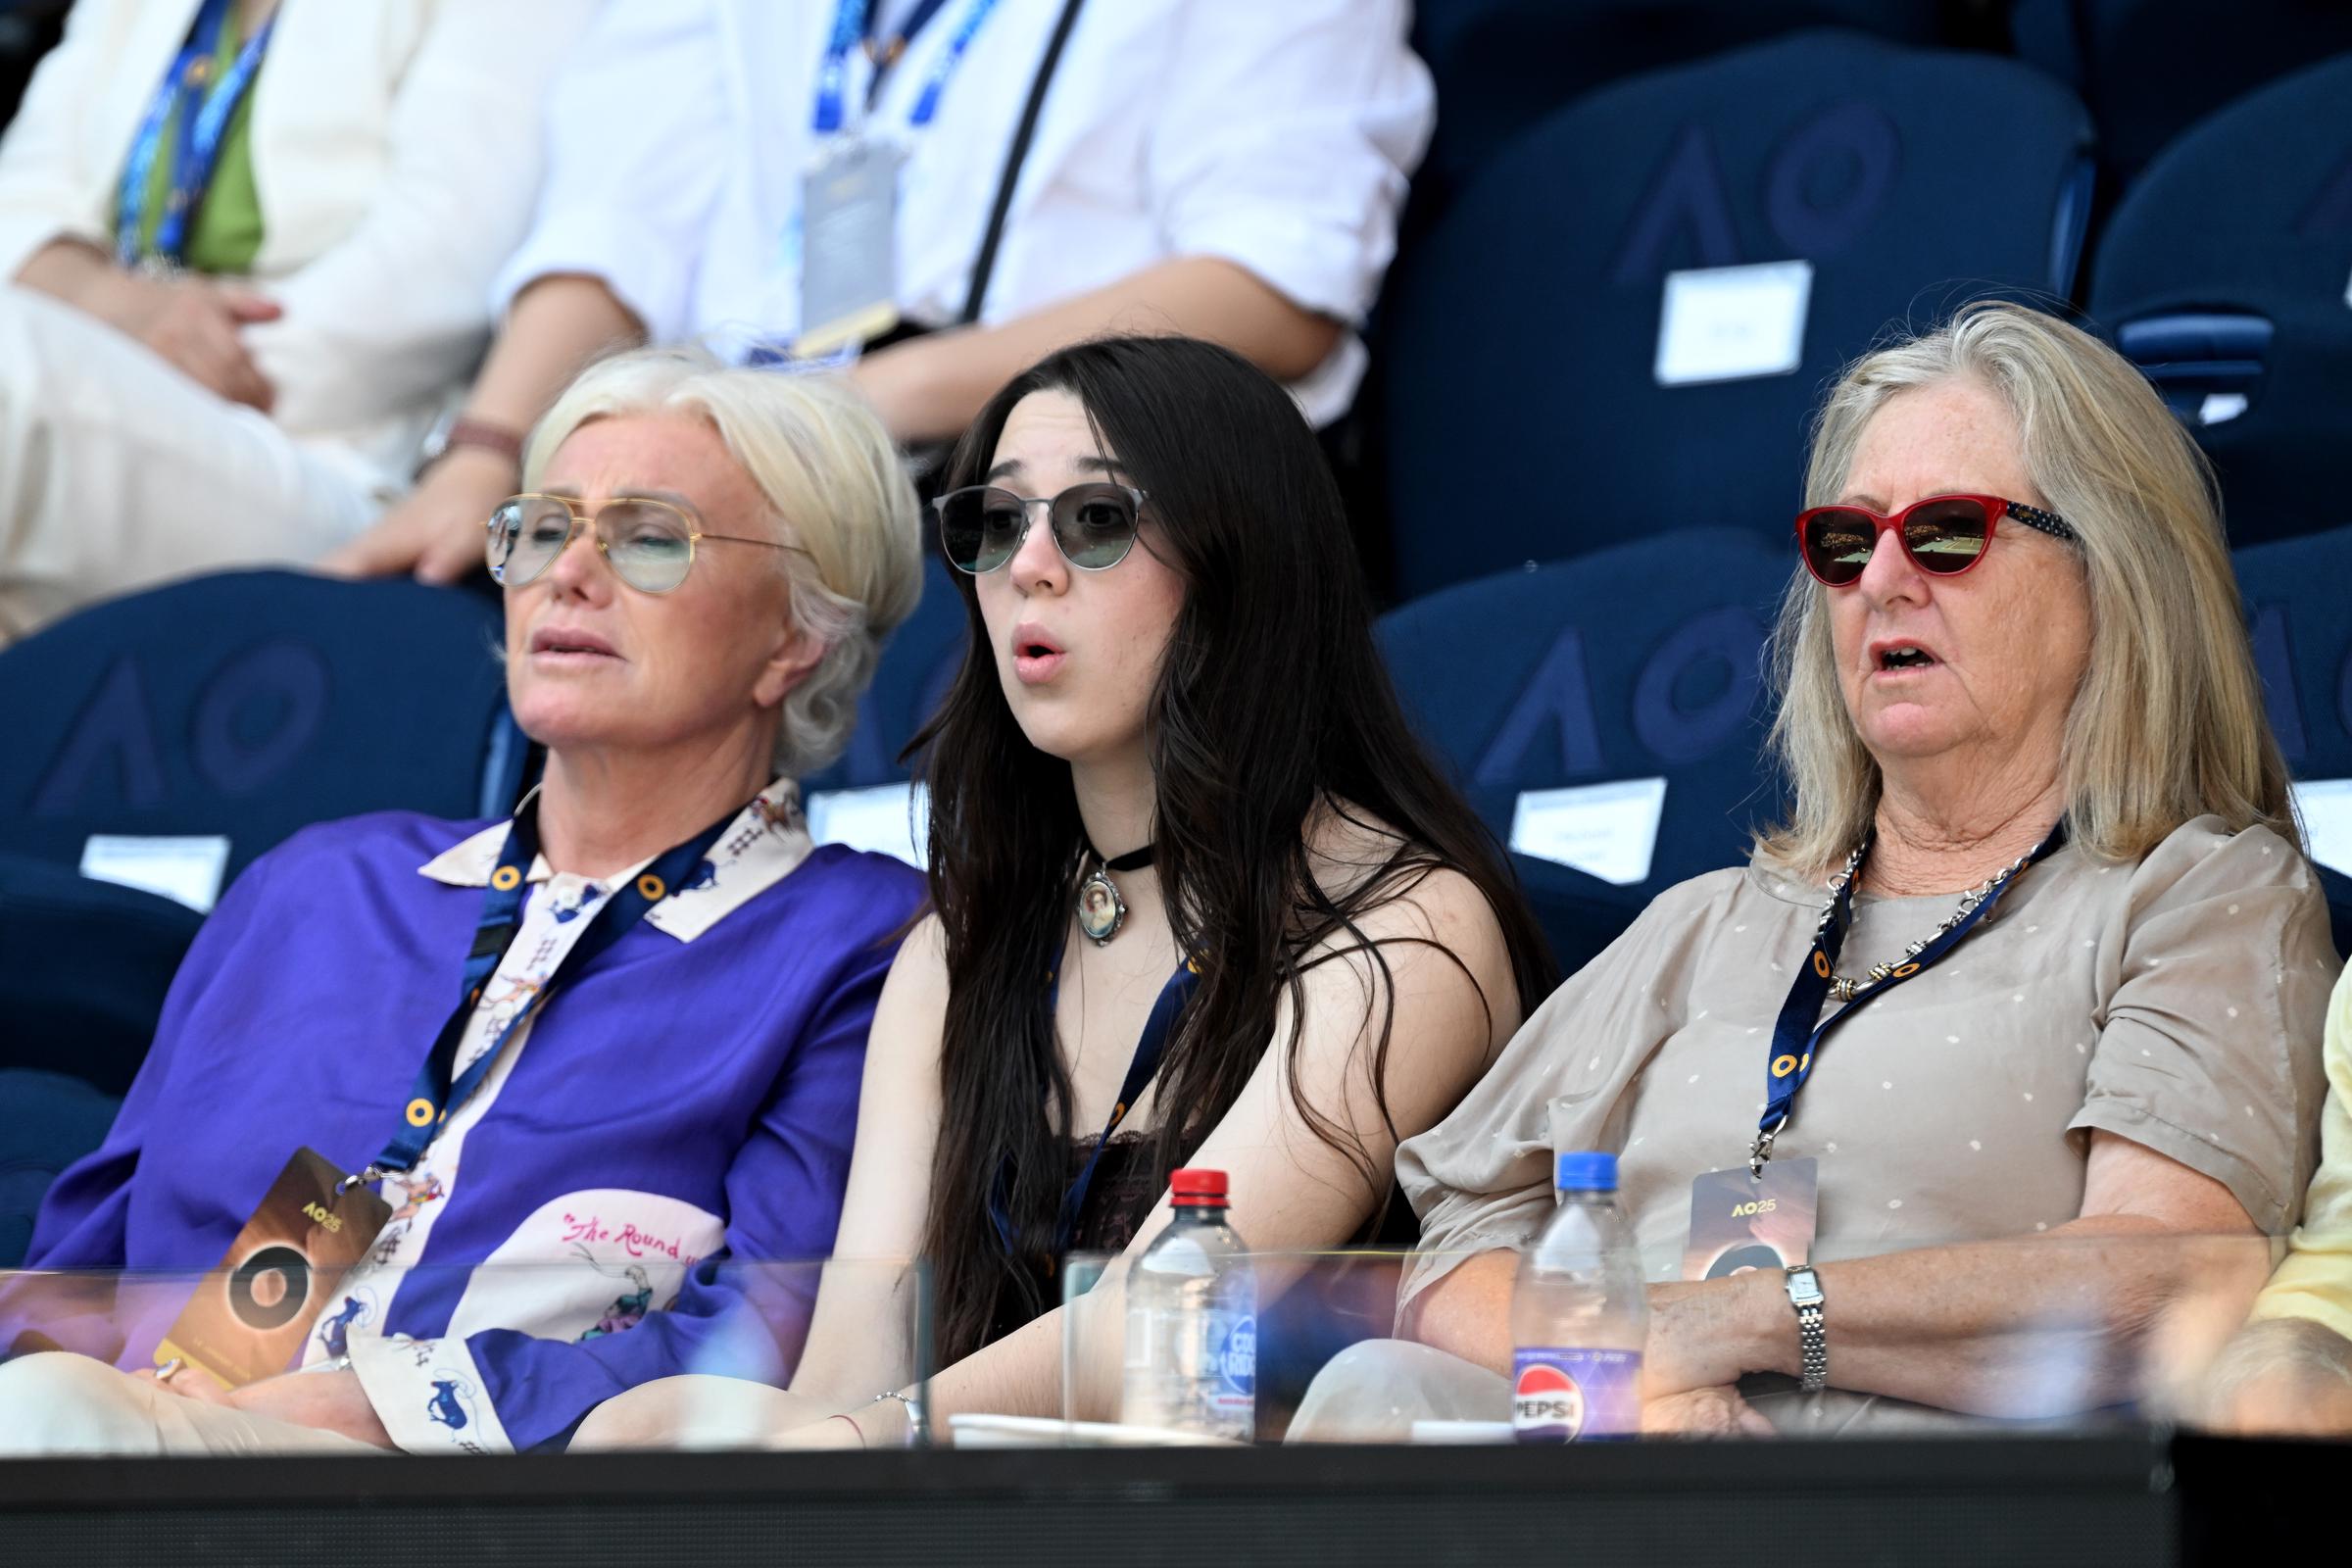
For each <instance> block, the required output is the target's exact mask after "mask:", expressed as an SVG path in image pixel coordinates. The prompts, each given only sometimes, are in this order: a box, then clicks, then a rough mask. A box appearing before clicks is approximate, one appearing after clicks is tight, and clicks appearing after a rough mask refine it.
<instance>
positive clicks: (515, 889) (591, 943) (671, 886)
mask: <svg viewBox="0 0 2352 1568" xmlns="http://www.w3.org/2000/svg"><path fill="white" fill-rule="evenodd" d="M740 814H741V813H740V812H736V811H730V812H729V813H727V815H725V816H723V817H721V818H720V819H719V820H717V821H715V822H713V823H711V825H710V826H709V827H707V828H705V829H704V830H703V831H702V832H700V833H697V834H696V835H695V836H694V837H693V838H691V839H688V840H687V841H686V842H685V843H683V844H681V845H679V846H677V847H676V848H675V849H672V850H669V851H667V852H666V853H664V854H663V855H662V858H659V859H657V860H655V861H654V862H653V864H651V865H649V866H647V867H646V868H645V869H644V870H643V871H641V872H639V873H638V875H637V876H636V878H635V879H634V880H633V881H631V882H629V883H627V884H626V885H625V886H622V887H619V888H616V889H614V890H613V896H612V897H611V898H609V899H607V900H606V901H605V903H604V906H603V907H601V908H599V909H598V910H597V911H596V913H595V915H594V916H593V917H592V918H591V919H590V920H589V922H588V929H587V930H585V931H583V932H581V933H580V935H579V939H578V940H577V941H575V942H574V943H573V944H572V946H571V950H570V951H569V952H568V953H566V954H564V961H563V962H561V963H559V964H558V965H557V966H556V972H555V973H554V974H552V975H550V976H548V978H547V980H546V983H545V984H543V985H541V986H540V987H539V989H538V990H537V991H535V992H533V993H532V994H531V995H530V996H529V997H528V998H527V999H526V1000H525V1001H524V1002H523V1005H521V1006H520V1007H519V1008H517V1009H516V1010H515V1016H514V1017H512V1018H510V1019H508V1020H507V1024H506V1027H505V1028H503V1029H501V1030H499V1032H498V1038H497V1039H496V1040H494V1041H493V1042H491V1045H490V1049H489V1050H487V1051H485V1052H483V1053H482V1054H480V1055H478V1056H476V1057H475V1058H474V1059H473V1061H472V1062H471V1063H470V1064H469V1065H467V1067H466V1070H465V1071H464V1072H463V1073H459V1074H457V1076H456V1077H455V1078H454V1079H453V1077H452V1074H453V1072H455V1071H456V1068H457V1062H458V1048H459V1047H460V1046H461V1045H463V1044H464V1043H465V1039H466V1026H467V1025H468V1024H470V1023H471V1022H472V1020H473V1014H474V1009H475V1008H476V1007H477V1006H478V1005H480V1003H481V1000H482V987H483V985H484V984H485V983H486V982H487V981H488V980H489V978H490V976H491V973H492V971H494V970H496V969H497V967H498V960H499V959H500V958H501V957H503V956H505V954H506V951H507V949H508V948H509V947H511V946H512V945H513V944H514V941H515V932H516V931H517V930H519V929H520V928H521V925H522V901H523V897H524V881H525V879H526V878H527V877H528V876H529V874H530V868H531V862H532V861H534V860H536V859H537V858H539V829H538V815H539V805H538V802H537V801H536V800H532V801H526V802H524V803H523V807H522V809H521V810H519V811H516V812H515V821H514V825H513V826H511V827H510V828H508V830H507V842H506V847H505V848H504V849H502V850H500V851H499V854H498V868H497V869H496V870H494V871H492V872H491V873H490V885H489V887H488V889H487V890H486V891H485V892H484V894H483V896H482V913H481V917H480V918H479V919H478V920H477V921H476V922H475V923H474V928H473V948H472V951H471V952H469V953H467V954H466V978H465V983H464V986H463V988H462V995H461V996H460V998H459V1001H458V1005H457V1008H456V1010H455V1011H453V1012H451V1013H450V1015H449V1021H448V1022H447V1023H445V1024H443V1025H442V1026H441V1033H440V1034H439V1035H438V1036H437V1037H435V1039H434V1041H433V1049H432V1053H431V1054H429V1055H427V1056H426V1057H425V1058H424V1065H423V1066H421V1067H419V1068H417V1083H416V1087H415V1088H414V1089H412V1090H411V1091H410V1100H409V1103H408V1106H407V1108H406V1109H405V1110H404V1111H403V1112H402V1114H401V1122H402V1125H401V1129H400V1131H399V1132H398V1133H396V1134H395V1135H394V1136H393V1139H392V1141H391V1142H390V1143H388V1144H386V1145H385V1146H384V1152H382V1153H380V1154H378V1155H376V1156H375V1159H374V1161H373V1163H372V1164H370V1166H369V1167H368V1170H367V1171H365V1172H363V1173H362V1174H361V1175H360V1176H359V1177H355V1178H353V1180H355V1181H373V1180H375V1179H376V1178H377V1177H378V1176H382V1175H386V1174H389V1173H393V1172H397V1171H405V1170H408V1169H410V1168H411V1167H412V1166H414V1165H415V1164H416V1163H417V1160H418V1159H420V1158H422V1157H423V1155H424V1152H425V1150H426V1148H428V1147H429V1146H430V1145H431V1143H432V1141H433V1138H434V1136H435V1135H436V1134H438V1133H439V1132H440V1131H441V1124H442V1123H443V1122H445V1121H447V1120H448V1119H449V1117H450V1115H451V1113H452V1112H454V1111H455V1110H457V1108H458V1107H459V1106H461V1105H463V1104H465V1103H466V1101H467V1100H469V1099H470V1098H472V1096H473V1092H474V1091H475V1090H477V1089H479V1088H480V1087H481V1086H482V1080H483V1079H485V1078H487V1077H489V1076H490V1070H491V1069H492V1068H493V1067H495V1066H496V1065H498V1058H499V1057H500V1056H501V1055H502V1054H505V1052H506V1049H507V1042H508V1041H510V1040H512V1039H514V1037H515V1030H517V1029H519V1028H521V1027H522V1025H523V1021H524V1020H525V1019H527V1018H530V1017H532V1016H534V1015H535V1014H536V1013H537V1012H538V1011H539V1009H540V1008H541V1007H543V1006H545V1005H547V1002H548V999H549V998H551V997H553V996H554V995H555V994H556V992H557V991H558V990H559V989H561V988H562V987H563V986H564V983H565V982H566V981H568V980H570V979H571V978H573V977H574V976H576V975H577V974H579V973H580V971H581V970H583V969H585V968H586V967H587V966H588V965H589V964H590V963H592V962H594V961H595V959H596V957H597V956H598V955H599V954H601V953H603V952H604V951H605V950H606V949H607V948H610V947H611V946H613V943H615V942H618V941H619V940H620V939H621V938H622V937H623V936H625V935H626V934H627V933H628V932H629V931H630V930H631V929H632V928H633V927H634V926H635V925H636V924H637V922H638V921H640V920H642V919H644V918H645V916H646V912H647V911H648V910H650V909H652V908H653V907H654V906H655V905H657V904H660V903H661V902H662V900H663V899H665V898H667V897H669V895H670V894H671V893H672V892H674V891H676V890H677V889H679V888H683V887H687V886H689V885H691V884H692V883H694V882H696V881H698V880H700V878H699V876H697V874H696V873H697V872H698V871H699V869H700V867H701V865H702V861H703V858H704V856H706V855H707V854H709V853H710V850H711V845H713V844H715V843H717V842H718V836H719V835H720V834H721V833H724V832H725V831H726V830H727V827H728V825H729V824H730V823H732V822H733V821H734V820H735V818H736V817H737V816H738V815H740Z"/></svg>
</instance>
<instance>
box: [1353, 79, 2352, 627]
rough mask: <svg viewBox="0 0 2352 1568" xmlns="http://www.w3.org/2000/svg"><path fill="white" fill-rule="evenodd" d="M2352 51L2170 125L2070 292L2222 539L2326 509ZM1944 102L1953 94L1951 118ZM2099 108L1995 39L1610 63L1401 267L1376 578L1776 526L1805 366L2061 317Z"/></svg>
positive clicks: (1383, 401)
mask: <svg viewBox="0 0 2352 1568" xmlns="http://www.w3.org/2000/svg"><path fill="white" fill-rule="evenodd" d="M2346 105H2352V54H2345V55H2341V56H2338V57H2336V58H2335V59H2333V60H2330V61H2327V62H2325V63H2322V64H2320V65H2317V66H2314V67H2312V68H2310V69H2308V70H2306V71H2303V72H2300V73H2296V74H2294V75H2291V76H2289V77H2287V78H2285V79H2284V80H2281V81H2278V82H2277V83H2274V84H2273V85H2271V86H2269V87H2266V88H2264V89H2262V90H2261V91H2259V92H2257V93H2255V94H2254V95H2253V96H2251V97H2249V98H2247V99H2245V100H2243V101H2241V102H2239V103H2236V104H2233V105H2231V106H2229V108H2227V109H2225V110H2224V111H2222V112H2221V113H2220V114H2218V115H2216V116H2214V117H2213V118H2212V119H2211V120H2210V121H2208V122H2207V123H2204V124H2202V125H2200V126H2198V127H2197V128H2196V129H2194V130H2192V131H2190V132H2189V133H2188V134H2186V135H2184V136H2183V137H2181V138H2180V139H2179V140H2178V141H2176V142H2175V143H2173V145H2172V146H2171V148H2170V149H2169V150H2168V151H2167V152H2166V153H2164V154H2163V156H2161V157H2160V158H2158V159H2157V161H2156V162H2155V163H2154V164H2153V165H2152V166H2151V167H2150V168H2149V169H2148V170H2147V171H2146V172H2145V173H2144V175H2143V176H2142V177H2141V178H2140V179H2139V180H2138V181H2137V182H2136V183H2135V184H2134V186H2133V187H2132V189H2131V192H2130V194H2129V195H2128V196H2127V197H2126V198H2125V200H2124V202H2123V204H2122V205H2121V207H2120V208H2119V209H2118V210H2117V212H2116V213H2115V215H2114V218H2113V220H2112V221H2111V222H2109V224H2108V225H2107V227H2106V230H2105V232H2104V235H2103V236H2102V238H2101V240H2100V243H2099V245H2098V248H2097V253H2096V256H2095V258H2093V260H2092V262H2091V265H2090V267H2089V269H2088V274H2089V284H2088V287H2087V289H2086V290H2085V291H2084V293H2083V300H2084V304H2085V306H2086V309H2087V313H2088V317H2089V319H2090V323H2091V324H2093V325H2094V326H2103V327H2104V328H2106V329H2108V330H2110V331H2111V332H2112V334H2113V337H2114V340H2115V341H2116V342H2117V344H2118V346H2119V347H2120V348H2122V349H2123V350H2124V351H2125V352H2126V353H2127V354H2128V355H2131V357H2133V358H2134V359H2135V360H2137V361H2138V362H2139V363H2140V364H2141V365H2142V366H2143V368H2146V369H2147V370H2148V372H2149V374H2150V375H2151V376H2153V377H2154V378H2155V379H2156V381H2157V383H2158V384H2159V386H2160V387H2162V388H2163V389H2164V390H2165V392H2166V394H2167V395H2168V397H2169V398H2170V399H2171V400H2172V402H2173V403H2174V405H2175V407H2176V408H2177V409H2179V410H2180V412H2181V413H2182V415H2183V417H2186V418H2187V419H2189V420H2190V422H2191V423H2192V425H2193V426H2194V427H2195V429H2196V431H2197V433H2198V435H2199V437H2200V438H2201V440H2202V441H2203V442H2204V444H2205V446H2206V449H2207V451H2208V453H2209V454H2210V455H2211V456H2212V458H2213V459H2214V461H2215V464H2216V466H2217V467H2218V469H2219V472H2220V476H2221V480H2222V485H2223V494H2224V501H2225V506H2226V511H2227V515H2228V516H2229V529H2230V534H2231V537H2232V539H2233V540H2234V541H2235V542H2237V543H2240V544H2250V543H2257V542H2260V541H2262V540H2266V539H2272V538H2280V537H2286V536H2289V535H2293V534H2297V533H2302V532H2308V531H2311V530H2314V529H2318V528H2325V527H2329V526H2332V525H2334V524H2335V523H2336V522H2337V521H2339V520H2340V519H2339V518H2337V517H2334V516H2331V515H2328V503H2327V500H2326V493H2327V486H2326V483H2325V478H2326V476H2325V474H2324V473H2323V472H2322V468H2321V466H2322V465H2323V464H2324V463H2326V462H2327V452H2328V451H2329V450H2330V449H2331V446H2332V443H2331V442H2330V441H2329V440H2328V439H2327V432H2328V431H2330V430H2335V431H2340V430H2342V429H2344V428H2346V427H2347V422H2348V421H2352V298H2348V297H2347V285H2348V284H2352V112H2347V110H2346V107H2345V106H2346ZM1955 106H1966V107H1965V111H1964V112H1958V113H1956V112H1955ZM2093 145H2094V142H2093V137H2092V131H2091V121H2090V118H2089V117H2088V116H2087V115H2086V114H2085V113H2084V111H2083V109H2082V105H2081V104H2080V103H2079V102H2077V101H2076V100H2075V99H2074V97H2073V96H2072V95H2071V94H2070V93H2068V92H2067V91H2066V90H2065V89H2064V88H2063V87H2061V86H2060V85H2058V84H2057V83H2056V82H2055V81H2054V80H2053V79H2052V78H2050V77H2049V76H2047V75H2045V74H2043V73H2040V72H2037V71H2034V70H2033V69H2031V68H2028V67H2025V66H2022V65H2019V64H2017V63H2015V62H2012V61H2007V60H2002V59H1998V58H1993V57H1989V56H1983V55H1971V54H1964V53H1958V52H1952V51H1919V50H1911V49H1906V48H1902V47H1900V46H1897V45H1892V44H1888V43H1885V42H1883V41H1880V40H1878V39H1874V38H1869V37H1865V36H1863V35H1861V34H1858V33H1853V32H1812V33H1804V34H1799V35H1796V36H1792V37H1789V38H1784V39H1780V40H1777V41H1775V42H1772V43H1768V44H1764V45H1760V46H1758V47H1755V48H1750V49H1744V50H1740V51H1738V52H1735V53H1732V54H1728V55H1721V56H1717V57H1714V58H1712V59H1709V60H1706V61H1703V62H1701V63H1699V64H1696V65H1691V66H1685V67H1679V68H1676V69H1673V70H1669V71H1663V72H1659V73H1654V74H1651V75H1646V76H1642V77H1637V78H1634V79H1631V80H1626V81H1622V82H1619V83H1617V84H1616V85H1614V86H1611V87H1608V88H1605V89H1603V90H1601V91H1599V92H1596V93H1593V94H1592V95H1590V96H1588V97H1586V98H1583V99H1581V100H1579V101H1578V102H1576V103H1575V104H1573V105H1571V106H1570V107H1568V108H1566V109H1564V110H1561V111H1559V112H1557V113H1555V114H1553V115H1551V116H1550V117H1548V118H1546V119H1544V120H1543V121H1541V122H1539V123H1537V124H1536V125H1535V126H1534V127H1533V128H1531V129H1529V130H1528V131H1527V132H1525V133H1524V134H1523V135H1522V136H1520V137H1519V138H1518V139H1517V140H1516V141H1514V142H1513V143H1512V144H1511V145H1510V146H1509V147H1508V148H1507V149H1505V150H1503V151H1502V152H1500V153H1498V154H1496V155H1495V157H1494V158H1493V159H1492V160H1491V161H1490V162H1489V163H1488V164H1487V165H1486V167H1485V168H1484V169H1483V170H1482V171H1481V172H1479V174H1478V175H1477V177H1476V178H1475V179H1474V180H1472V181H1471V182H1470V184H1469V186H1468V188H1467V189H1465V190H1464V191H1463V192H1462V194H1461V195H1460V197H1459V199H1458V200H1456V201H1455V202H1454V203H1453V204H1452V205H1451V207H1450V209H1449V210H1448V211H1447V212H1446V216H1445V218H1444V219H1443V220H1442V221H1440V222H1439V223H1438V224H1437V225H1436V226H1435V227H1434V228H1433V229H1432V230H1431V231H1430V232H1429V233H1428V234H1427V235H1426V236H1424V237H1423V238H1422V239H1421V241H1420V242H1419V243H1418V244H1417V245H1416V246H1415V247H1414V248H1413V249H1412V250H1411V251H1410V252H1409V253H1408V254H1406V255H1404V256H1403V257H1401V258H1400V259H1399V261H1398V263H1397V267H1396V269H1395V270H1393V272H1392V274H1391V279H1390V284H1389V288H1388V291H1387V294H1386V295H1385V296H1384V301H1383V306H1382V319H1381V321H1380V326H1379V339H1378V344H1377V347H1378V349H1379V351H1380V353H1381V355H1382V375H1381V387H1380V390H1379V391H1378V392H1377V393H1376V394H1375V396H1376V398H1377V404H1378V406H1377V413H1376V417H1377V421H1378V425H1379V428H1380V429H1381V430H1382V431H1384V432H1385V438H1384V439H1383V440H1382V442H1381V447H1382V450H1383V454H1384V465H1383V466H1384V470H1385V481H1386V484H1385V488H1386V492H1387V499H1388V504H1389V506H1390V508H1391V512H1392V518H1391V533H1392V535H1393V541H1394V552H1395V562H1396V574H1397V588H1398V590H1399V597H1400V598H1408V599H1409V598H1412V597H1415V596H1419V595H1423V594H1426V593H1428V592H1430V591H1432V590H1434V589H1436V588H1439V587H1443V586H1445V585H1446V584H1448V583H1452V582H1459V581H1464V580H1467V579H1470V578H1474V577H1478V576H1481V575H1484V574H1486V573H1488V572H1492V571H1495V570H1499V569H1502V568H1504V567H1506V566H1509V565H1512V564H1519V563H1522V562H1529V561H1553V560H1560V559H1565V558H1569V557H1574V556H1577V555H1581V554H1584V553H1586V552H1589V551H1592V550H1595V549H1600V548H1605V547H1607V546H1610V545H1614V544H1616V543H1619V542H1623V541H1627V540H1631V539H1635V538H1639V537H1642V536H1643V535H1645V534H1649V533H1654V532H1656V531H1659V530H1660V529H1664V528H1676V527H1698V526H1718V525H1729V526H1743V527H1751V528H1756V529H1759V530H1761V531H1762V532H1764V533H1766V534H1770V535H1775V536H1777V535H1779V534H1780V533H1782V532H1784V531H1785V530H1786V528H1787V527H1788V518H1789V515H1791V514H1792V513H1793V511H1794V509H1795V507H1796V505H1797V499H1798V493H1799V489H1800V481H1801V474H1800V472H1799V471H1798V465H1799V462H1800V454H1801V453H1802V452H1803V451H1804V447H1805V442H1804V428H1805V422H1806V419H1807V418H1808V417H1809V415H1810V413H1811V411H1812V408H1813V406H1814V404H1815V402H1816V401H1817V399H1818V397H1819V393H1820V389H1821V387H1822V386H1823V385H1824V384H1826V382H1827V381H1829V380H1830V379H1832V378H1833V377H1834V376H1835V374H1836V372H1837V371H1838V368H1839V367H1840V366H1841V365H1843V364H1844V363H1845V362H1846V361H1848V360H1850V359H1852V358H1853V357H1855V356H1856V355H1858V354H1860V353H1862V352H1864V351H1865V350H1867V349H1868V348H1869V347H1870V346H1871V345H1872V344H1873V342H1874V340H1876V339H1877V338H1878V337H1879V336H1880V334H1882V333H1883V332H1884V331H1885V330H1886V328H1887V326H1888V324H1889V323H1892V322H1913V323H1917V322H1923V321H1925V320H1929V319H1935V318H1936V317H1938V316H1941V315H1943V314H1945V313H1947V312H1949V311H1950V310H1951V309H1953V308H1954V307H1956V306H1958V305H1960V304H1963V303H1965V302H1966V301H1967V300H1969V299H1971V298H1976V297H1980V296H1985V295H1997V296H2005V297H2012V298H2024V299H2029V300H2034V301H2038V302H2040V303H2043V304H2045V305H2050V306H2053V307H2059V308H2063V305H2064V302H2066V301H2068V300H2069V299H2071V298H2073V297H2074V296H2075V293H2076V279H2077V274H2078V272H2079V271H2080V270H2082V266H2081V264H2082V256H2083V246H2084V235H2085V226H2086V223H2087V221H2088V218H2089V215H2090V210H2091V201H2092V191H2093V175H2092V165H2091V161H2090V159H2091V152H2092V148H2093Z"/></svg>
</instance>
